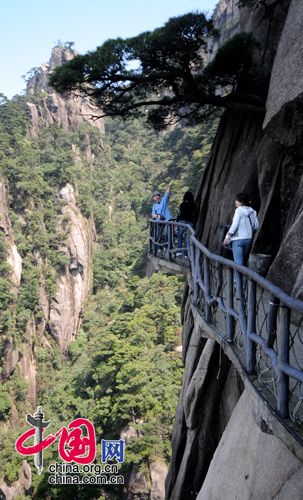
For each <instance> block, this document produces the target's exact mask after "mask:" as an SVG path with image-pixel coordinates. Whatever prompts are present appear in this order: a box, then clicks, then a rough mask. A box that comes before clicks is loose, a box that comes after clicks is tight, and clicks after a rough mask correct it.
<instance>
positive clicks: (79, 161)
mask: <svg viewBox="0 0 303 500" xmlns="http://www.w3.org/2000/svg"><path fill="white" fill-rule="evenodd" d="M31 99H32V100H36V101H37V102H39V96H34V97H31ZM26 101H28V97H27V98H26V99H25V97H17V98H14V99H13V100H12V101H8V100H7V99H6V98H5V97H2V100H1V107H0V169H1V176H2V178H3V181H4V183H5V186H6V189H7V194H8V200H9V217H10V220H11V223H12V231H13V234H14V237H15V241H16V245H17V248H18V251H19V253H20V255H21V257H22V262H23V270H22V280H21V285H20V289H19V293H18V294H16V293H14V292H13V291H12V284H11V279H10V268H9V265H8V264H7V263H6V256H7V249H6V243H5V238H4V235H3V232H2V233H0V252H1V257H2V258H1V266H0V306H1V307H0V311H1V312H0V330H1V352H2V356H3V355H4V352H5V349H6V346H7V343H8V342H10V343H12V344H13V345H21V344H22V343H26V341H27V335H28V328H29V324H32V325H34V326H35V328H34V331H35V332H36V333H35V334H34V341H33V343H34V347H33V349H34V353H35V358H36V362H37V403H38V404H39V405H41V406H42V407H43V411H44V412H45V415H46V416H47V417H48V418H50V419H51V422H52V428H51V431H52V432H53V431H55V430H57V429H58V428H59V427H60V426H61V425H63V424H67V423H68V422H70V421H71V420H73V419H75V418H77V417H80V416H82V417H85V418H88V419H89V420H91V421H92V422H93V423H94V425H95V428H96V432H97V441H98V442H100V439H101V438H104V439H118V438H119V437H120V435H121V433H126V434H125V435H126V438H127V435H129V436H130V437H129V438H127V448H126V460H125V463H124V465H123V469H122V471H123V474H124V475H125V477H126V480H127V478H128V477H129V475H130V473H131V471H132V470H134V468H135V470H138V471H141V472H142V473H144V472H146V474H147V475H148V464H149V463H150V462H153V461H155V460H158V459H160V460H162V461H164V462H166V463H168V461H169V458H170V446H171V444H170V442H171V431H172V424H173V419H174V415H175V410H176V405H177V398H178V393H179V388H180V382H181V375H182V363H181V359H180V353H179V350H178V349H176V348H177V347H178V346H179V345H180V344H181V339H180V335H181V326H180V318H179V314H180V313H179V310H180V308H179V305H180V302H181V297H182V293H183V288H184V282H183V279H182V278H179V277H176V276H165V275H158V274H155V275H153V276H152V277H151V278H150V279H148V278H146V277H145V267H146V259H145V255H146V248H147V235H148V232H147V219H148V215H149V213H150V206H151V192H152V191H153V190H154V189H159V190H160V191H164V190H165V188H166V185H167V183H168V181H169V180H173V194H172V199H171V205H172V208H173V212H174V214H175V215H176V214H177V209H178V205H179V203H180V201H181V198H182V194H183V192H184V191H185V190H187V189H188V188H190V189H192V190H193V191H195V189H196V187H197V183H198V181H199V180H200V178H201V173H202V171H203V169H204V166H205V162H206V159H207V157H208V153H209V150H210V145H211V142H212V137H213V134H214V131H215V128H216V120H214V119H212V122H210V123H206V124H205V126H203V127H201V126H199V127H188V128H182V127H180V126H178V127H175V128H173V129H171V130H170V131H169V132H166V133H161V134H156V133H155V132H153V131H152V130H151V129H149V128H146V126H144V125H143V124H142V122H141V121H140V120H136V121H132V122H127V121H126V122H122V121H120V120H119V119H115V120H112V119H107V122H106V134H105V136H104V137H101V136H100V132H99V130H97V129H96V128H95V127H94V126H92V125H89V124H87V123H83V124H82V125H81V126H80V127H79V128H78V129H77V130H76V131H64V130H63V129H62V128H60V127H58V126H57V125H51V126H48V127H45V126H44V127H41V128H40V130H39V133H38V135H37V136H36V137H33V136H30V135H29V133H28V130H29V120H30V118H29V113H28V108H27V105H26ZM88 150H89V155H88V153H87V152H88ZM67 184H71V185H73V186H74V188H75V192H76V198H77V203H78V205H79V207H80V208H81V212H82V214H83V215H84V216H85V218H86V219H87V220H90V221H93V224H94V226H95V230H96V241H95V243H94V257H93V273H92V274H93V284H92V294H91V296H90V298H89V300H88V303H87V304H86V307H85V309H84V311H83V319H82V324H81V328H80V330H79V331H78V333H77V336H76V339H75V340H74V341H72V342H71V343H70V344H69V345H68V347H67V349H66V350H65V351H64V352H63V353H62V352H60V350H59V346H58V343H57V342H56V338H55V336H54V335H53V332H52V328H51V325H46V327H45V334H44V339H42V340H41V335H39V334H38V333H37V332H38V330H39V324H40V323H41V320H42V311H41V303H40V302H41V301H40V295H39V294H40V289H41V280H43V286H44V289H45V293H46V294H47V297H48V299H49V300H50V301H51V300H52V298H53V296H54V294H55V291H56V286H57V282H58V279H59V277H60V275H61V274H62V273H63V272H64V270H66V266H68V259H67V256H66V253H64V251H62V247H64V241H65V240H66V238H67V235H68V232H69V220H68V218H67V217H66V216H65V215H64V213H63V212H62V208H63V204H64V201H63V200H62V197H60V190H61V189H62V188H63V187H64V186H66V185H67ZM27 394H28V386H27V382H26V380H25V379H24V377H22V375H21V374H20V372H19V369H18V366H16V368H15V370H13V372H12V374H11V375H10V376H9V378H8V379H5V380H4V381H3V383H2V385H1V399H0V419H1V447H0V464H1V465H0V474H1V477H2V478H4V479H5V481H6V482H7V483H8V484H11V483H13V482H14V481H16V480H17V478H18V474H19V470H20V464H21V461H22V457H19V456H18V455H17V454H16V453H14V452H13V451H12V450H13V448H14V442H15V439H16V438H17V436H19V435H20V434H21V432H22V431H23V430H24V429H26V428H27V427H26V424H25V415H26V414H27V413H33V412H34V411H35V407H29V402H28V397H27ZM44 459H45V463H46V466H45V467H47V464H49V463H50V462H51V461H55V460H56V459H57V450H56V447H53V448H50V449H48V450H46V451H45V453H44ZM29 460H30V461H31V463H32V464H33V460H32V458H30V459H29ZM32 468H33V469H34V466H33V467H32ZM46 470H47V469H46V468H45V471H46ZM47 480H48V477H47V474H42V475H38V474H35V473H34V474H33V485H32V497H34V498H62V491H61V490H60V487H59V486H56V487H50V485H49V484H48V482H47ZM63 488H64V497H65V498H75V495H76V496H77V498H103V496H102V495H105V497H107V495H108V494H109V495H110V496H109V497H108V498H113V499H114V498H121V487H120V490H119V489H117V490H115V489H114V488H113V487H111V489H110V491H109V492H108V493H106V490H102V491H101V490H94V487H92V486H89V487H87V488H88V489H85V488H84V487H83V489H81V488H80V487H79V486H78V487H76V486H74V487H72V486H70V487H68V486H63Z"/></svg>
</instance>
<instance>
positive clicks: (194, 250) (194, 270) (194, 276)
mask: <svg viewBox="0 0 303 500" xmlns="http://www.w3.org/2000/svg"><path fill="white" fill-rule="evenodd" d="M198 256H199V250H198V248H197V247H196V246H195V245H194V243H193V241H191V275H192V286H193V302H194V305H197V303H198V297H199V283H198V281H197V274H198V273H197V266H198V262H197V261H198Z"/></svg>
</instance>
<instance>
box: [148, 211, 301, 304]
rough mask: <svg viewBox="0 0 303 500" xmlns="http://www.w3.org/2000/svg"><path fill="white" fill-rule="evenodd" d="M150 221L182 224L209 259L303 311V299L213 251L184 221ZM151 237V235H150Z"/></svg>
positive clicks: (172, 224) (153, 221)
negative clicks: (238, 273)
mask: <svg viewBox="0 0 303 500" xmlns="http://www.w3.org/2000/svg"><path fill="white" fill-rule="evenodd" d="M149 222H151V223H153V224H163V225H170V226H177V227H178V226H180V227H184V228H185V229H187V231H189V232H190V234H191V240H192V242H193V243H194V244H195V245H196V246H197V247H198V248H199V250H201V252H203V254H204V255H205V256H206V257H208V258H209V259H211V260H213V261H215V262H218V263H219V264H223V265H225V266H227V267H229V268H232V269H234V270H235V271H240V272H241V274H243V275H244V276H246V277H247V278H249V279H253V280H254V281H255V282H256V283H258V284H259V285H260V286H262V287H263V288H265V289H266V290H267V291H268V292H269V293H272V294H273V295H275V297H277V298H278V299H279V300H280V301H281V302H283V304H284V305H285V306H287V307H290V308H292V309H295V310H296V311H298V312H300V313H303V301H302V300H300V299H297V298H295V297H291V296H290V295H288V294H287V293H286V292H284V291H283V290H282V289H281V288H279V287H278V286H276V285H274V284H273V283H272V282H271V281H269V280H267V279H266V278H263V276H260V274H258V273H256V272H255V271H253V270H252V269H250V268H249V267H246V266H241V265H240V264H236V263H235V262H233V261H232V260H229V259H226V258H225V257H222V256H221V255H217V254H215V253H212V252H211V251H210V250H208V248H207V247H206V246H204V245H203V244H202V243H201V241H199V240H198V239H197V237H196V233H195V231H194V229H193V228H192V227H191V226H190V225H189V224H186V223H184V222H175V221H166V220H159V219H149ZM149 239H151V237H149Z"/></svg>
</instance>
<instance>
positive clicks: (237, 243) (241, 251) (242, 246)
mask: <svg viewBox="0 0 303 500" xmlns="http://www.w3.org/2000/svg"><path fill="white" fill-rule="evenodd" d="M251 244H252V238H247V239H243V240H234V241H232V242H231V246H232V251H233V256H234V262H235V263H236V264H241V265H242V266H243V265H244V264H245V260H246V257H247V255H248V254H249V252H250V249H251ZM234 281H235V284H236V285H237V298H242V297H243V278H242V274H241V273H239V272H236V277H235V278H234Z"/></svg>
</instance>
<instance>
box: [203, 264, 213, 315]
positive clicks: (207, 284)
mask: <svg viewBox="0 0 303 500" xmlns="http://www.w3.org/2000/svg"><path fill="white" fill-rule="evenodd" d="M203 268H204V285H205V321H206V322H207V323H209V322H210V304H209V300H210V298H211V290H210V271H209V260H208V258H207V257H206V255H204V259H203Z"/></svg>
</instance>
